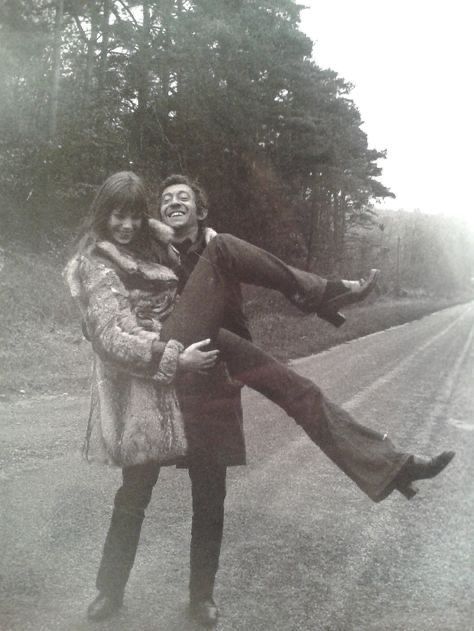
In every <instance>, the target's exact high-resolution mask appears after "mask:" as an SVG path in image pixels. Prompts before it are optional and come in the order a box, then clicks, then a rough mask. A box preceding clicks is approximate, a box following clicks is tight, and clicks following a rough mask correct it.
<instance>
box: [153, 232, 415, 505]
mask: <svg viewBox="0 0 474 631" xmlns="http://www.w3.org/2000/svg"><path fill="white" fill-rule="evenodd" d="M241 282H244V283H252V284H255V285H260V286H263V287H268V288H270V289H277V290H279V291H280V292H281V293H283V294H284V295H285V296H287V297H289V298H291V296H293V295H294V294H295V293H299V294H304V292H310V293H311V295H313V296H321V297H322V296H323V293H324V287H325V281H324V280H323V279H321V278H320V277H318V276H315V275H312V274H308V273H306V272H302V271H300V270H296V269H294V268H292V267H290V266H288V265H286V264H285V263H284V262H282V261H280V260H279V259H277V258H276V257H274V256H273V255H271V254H269V253H268V252H265V251H263V250H260V249H259V248H256V247H255V246H252V245H250V244H248V243H246V242H244V241H241V240H240V239H237V238H236V237H233V236H231V235H218V236H216V237H215V238H214V239H212V241H211V242H210V243H209V245H208V246H207V247H206V249H205V250H204V252H203V254H202V256H201V259H200V260H199V262H198V263H197V265H196V267H195V268H194V270H193V272H192V273H191V275H190V277H189V279H188V282H187V283H186V286H185V288H184V290H183V293H182V294H181V296H180V301H179V303H178V304H177V306H176V308H175V310H174V311H173V313H172V314H171V316H170V317H169V318H168V319H167V320H166V321H165V322H164V324H163V329H162V331H161V336H162V338H163V339H164V340H167V339H171V338H174V339H177V340H179V341H180V342H182V343H183V344H184V345H185V346H188V345H189V344H191V343H193V342H197V341H198V340H202V339H205V338H211V339H212V340H213V342H214V344H215V345H216V346H217V347H219V348H220V350H221V351H222V357H223V359H225V361H226V362H227V365H228V367H229V369H230V372H231V374H232V376H233V377H234V378H236V379H238V380H239V381H241V382H243V383H245V384H246V385H247V386H249V387H250V388H253V389H254V390H257V391H258V392H261V393H262V394H263V395H265V396H266V397H267V398H268V399H270V400H271V401H273V402H274V403H276V404H277V405H279V406H280V407H282V408H283V409H284V410H285V411H286V412H287V413H288V414H289V415H290V416H291V417H293V418H294V419H295V421H296V422H297V423H298V424H299V425H300V426H301V427H302V428H303V429H304V430H305V432H306V433H307V434H308V436H309V437H310V438H311V440H312V441H313V442H314V443H315V444H316V445H318V447H319V448H320V449H321V450H322V451H323V452H324V453H325V454H326V455H327V456H328V457H329V458H330V459H331V460H332V462H334V464H336V465H337V466H338V467H339V468H340V469H341V470H342V471H343V472H344V473H345V474H346V475H347V476H349V477H350V478H351V479H352V480H353V481H354V482H355V483H356V484H357V485H358V486H359V487H360V488H361V489H362V490H363V491H364V492H365V493H366V494H367V495H368V496H369V497H370V498H371V499H373V500H374V501H380V500H381V499H383V498H384V497H386V496H387V495H388V493H390V491H391V490H392V486H391V485H392V482H393V480H394V479H395V477H396V476H397V474H398V473H399V472H400V470H401V468H402V467H403V465H404V464H405V462H406V461H407V459H408V458H409V455H408V454H406V453H403V452H401V451H400V450H398V449H397V448H396V447H395V446H394V445H393V443H392V442H391V441H390V440H389V439H388V438H387V436H386V434H381V433H379V432H375V431H373V430H371V429H369V428H367V427H365V426H364V425H361V424H360V423H357V422H356V421H355V420H354V419H353V418H352V417H351V416H350V414H348V413H347V412H346V411H345V410H343V409H342V408H341V407H339V406H338V405H336V404H334V403H332V402H331V401H329V400H328V399H327V398H326V397H325V396H324V393H323V392H322V391H321V390H320V389H319V388H318V387H317V386H316V384H314V383H313V382H312V381H310V380H308V379H304V378H303V377H301V376H300V375H298V374H297V373H296V372H294V371H292V370H291V369H289V368H288V367H287V366H285V365H283V364H281V363H279V362H277V361H276V360H275V359H273V358H272V357H271V356H270V355H268V354H267V353H265V352H264V351H262V350H261V349H259V348H258V347H257V346H255V345H254V344H252V343H251V342H249V341H248V340H245V339H242V338H239V337H238V336H236V335H234V334H233V333H231V332H229V331H226V330H225V329H222V328H221V326H222V323H223V320H224V317H225V313H226V307H227V305H228V303H229V295H230V294H231V293H232V292H233V291H235V287H236V285H239V283H241Z"/></svg>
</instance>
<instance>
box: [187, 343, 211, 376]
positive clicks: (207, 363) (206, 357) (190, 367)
mask: <svg viewBox="0 0 474 631" xmlns="http://www.w3.org/2000/svg"><path fill="white" fill-rule="evenodd" d="M210 342H211V340H210V339H207V340H201V341H200V342H195V343H194V344H191V345H190V346H188V347H187V348H185V349H184V351H183V352H182V353H180V355H179V368H180V370H186V371H188V372H199V373H206V372H207V371H208V370H209V369H210V368H212V367H213V366H214V365H215V364H216V362H217V360H218V359H219V351H217V350H214V351H202V350H201V348H203V347H204V346H208V344H209V343H210Z"/></svg>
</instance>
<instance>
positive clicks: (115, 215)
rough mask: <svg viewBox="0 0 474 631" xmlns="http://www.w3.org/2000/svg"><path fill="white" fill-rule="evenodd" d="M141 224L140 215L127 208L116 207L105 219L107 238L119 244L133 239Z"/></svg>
mask: <svg viewBox="0 0 474 631" xmlns="http://www.w3.org/2000/svg"><path fill="white" fill-rule="evenodd" d="M141 224H142V215H141V213H138V212H133V211H130V210H128V209H127V208H118V209H116V210H113V211H112V212H111V213H110V216H109V220H108V221H107V230H108V233H109V238H110V239H111V241H114V242H115V243H119V244H120V245H128V244H129V243H131V242H132V241H133V239H134V238H135V236H136V235H137V232H138V231H139V230H140V226H141Z"/></svg>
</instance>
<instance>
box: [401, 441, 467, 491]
mask: <svg viewBox="0 0 474 631" xmlns="http://www.w3.org/2000/svg"><path fill="white" fill-rule="evenodd" d="M454 455H455V452H454V451H443V452H442V453H440V454H439V455H438V456H435V457H434V458H427V457H426V456H410V458H409V459H408V460H407V462H406V463H405V465H404V466H403V468H402V469H401V471H400V473H399V474H398V476H397V477H396V479H395V482H394V485H395V488H396V489H397V491H400V493H402V495H404V496H405V497H406V498H407V499H411V498H412V497H414V496H415V495H416V493H417V492H418V489H417V488H416V487H414V486H412V483H413V482H415V481H416V480H428V479H430V478H434V477H435V476H437V475H438V473H441V471H443V469H444V468H445V467H447V466H448V464H449V463H450V462H451V460H452V459H453V458H454Z"/></svg>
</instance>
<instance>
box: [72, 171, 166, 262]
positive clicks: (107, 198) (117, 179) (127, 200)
mask: <svg viewBox="0 0 474 631" xmlns="http://www.w3.org/2000/svg"><path fill="white" fill-rule="evenodd" d="M114 210H118V211H123V210H126V211H129V212H131V213H132V214H134V215H136V216H137V217H140V218H141V219H142V221H141V224H140V228H139V230H138V232H137V234H136V235H135V236H134V238H133V241H132V242H131V243H130V244H129V245H127V246H126V248H125V249H128V250H130V251H131V252H133V253H134V254H137V255H138V256H139V257H140V258H142V259H154V260H156V259H157V258H158V259H160V258H161V254H162V252H161V251H160V248H159V247H157V245H156V240H155V239H153V238H152V235H151V232H150V228H149V226H148V221H147V219H148V217H150V213H149V210H148V201H147V192H146V188H145V184H144V182H143V180H142V179H141V178H140V177H139V176H138V175H136V174H135V173H133V172H132V171H119V172H118V173H114V174H113V175H111V176H110V177H108V178H107V179H106V180H105V182H104V183H103V184H102V186H101V187H100V189H99V190H98V192H97V194H96V196H95V198H94V200H93V202H92V204H91V207H90V211H89V215H88V216H87V217H86V220H85V223H84V225H83V228H82V230H81V232H80V235H79V239H78V241H76V249H78V250H83V249H85V248H86V247H88V246H89V245H91V244H93V243H94V242H96V241H100V240H102V239H109V237H110V235H109V231H108V221H109V217H110V215H111V213H112V211H114Z"/></svg>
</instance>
